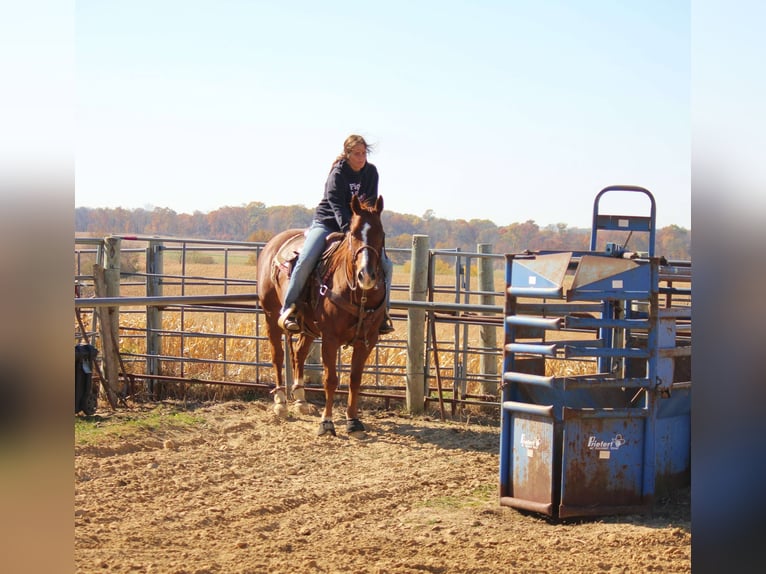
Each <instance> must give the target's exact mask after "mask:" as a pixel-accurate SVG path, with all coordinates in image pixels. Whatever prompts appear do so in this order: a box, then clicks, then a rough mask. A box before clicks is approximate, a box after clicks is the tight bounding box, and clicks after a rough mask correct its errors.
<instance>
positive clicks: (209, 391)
mask: <svg viewBox="0 0 766 574" xmlns="http://www.w3.org/2000/svg"><path fill="white" fill-rule="evenodd" d="M205 257H206V256H205V255H199V254H197V255H196V257H195V259H197V260H200V259H202V260H204V259H205ZM443 271H444V273H443V274H442V275H440V276H439V277H438V279H437V284H438V285H441V286H447V287H446V288H447V289H450V288H452V287H451V286H452V285H453V284H454V271H453V270H452V269H449V268H446V269H443ZM164 273H165V275H166V276H168V277H170V278H171V279H166V280H165V284H164V285H163V292H162V294H163V295H166V296H172V295H182V294H185V295H220V294H223V293H224V292H225V293H227V294H242V293H244V294H249V293H253V292H254V290H255V288H254V286H252V285H241V284H237V283H236V281H237V280H240V279H245V280H249V281H252V280H253V279H254V275H255V266H254V265H253V264H251V263H249V262H247V261H240V262H239V263H237V262H233V263H228V264H227V269H226V273H227V276H228V278H229V279H230V280H233V281H232V282H230V283H229V284H227V285H226V288H225V290H224V287H223V286H222V285H221V284H220V280H219V278H220V277H222V276H223V267H222V266H221V265H216V264H211V263H186V264H185V266H183V267H182V266H181V264H180V263H179V262H173V261H167V260H166V262H165V264H164ZM182 275H183V276H185V277H186V280H185V285H183V286H181V285H180V284H177V283H180V277H181V276H182ZM211 278H214V281H210V279H211ZM409 281H410V275H409V265H408V264H407V265H405V266H398V267H397V269H396V275H395V277H394V285H408V284H409ZM206 282H208V283H211V282H214V283H216V284H203V285H200V284H199V283H206ZM503 282H504V273H503V272H502V271H496V273H495V288H496V290H498V291H502V287H501V286H502V283H503ZM174 283H176V284H174ZM120 294H121V295H122V296H126V297H130V296H144V295H145V294H146V290H145V287H144V285H123V286H122V287H121V290H120ZM85 296H87V292H86V295H85ZM392 297H393V299H405V298H406V297H407V293H406V292H404V291H396V290H395V291H394V293H393V296H392ZM435 300H436V301H441V302H447V303H454V302H455V301H454V294H452V293H437V295H436V297H435ZM461 302H464V300H463V298H462V297H461ZM469 302H470V303H472V304H476V303H479V302H480V301H479V297H478V296H476V295H472V296H471V299H470V301H469ZM495 304H496V305H501V304H502V298H501V297H497V298H496V301H495ZM399 313H404V312H403V311H399ZM85 317H86V319H89V316H88V314H87V313H86V315H85ZM405 325H406V323H405V322H403V321H399V322H397V330H398V332H397V334H395V335H394V336H393V337H391V338H404V336H405V335H404V331H405V328H406V327H405ZM120 327H121V331H120V343H119V345H120V350H121V352H123V353H126V354H127V355H130V354H138V355H141V354H143V353H145V351H146V339H145V328H146V316H145V313H144V308H143V307H132V308H122V309H121V316H120ZM162 328H163V330H165V331H167V332H170V333H179V334H166V335H164V336H163V343H162V354H163V355H165V356H171V357H187V358H192V359H200V360H202V359H212V360H213V361H224V360H225V361H231V362H235V363H237V362H242V363H248V362H253V361H255V360H256V359H257V360H259V361H268V360H270V359H269V357H270V352H269V350H268V343H267V341H265V340H263V339H259V340H256V339H255V338H253V336H254V335H256V323H255V315H254V314H248V313H244V314H243V313H228V314H227V315H226V317H224V314H222V313H220V312H202V311H189V310H186V311H184V313H183V314H182V313H180V312H179V311H169V310H166V311H164V312H163V323H162ZM455 329H456V327H455V325H454V324H450V323H445V322H437V326H436V341H437V349H438V353H439V355H438V360H439V367H440V369H441V370H442V373H444V374H443V375H442V376H447V375H448V374H450V373H454V372H455V360H456V354H455V353H454V352H452V351H453V350H454V340H455ZM459 329H460V335H459V336H460V337H462V338H464V339H465V340H466V341H468V344H469V346H470V347H472V348H476V347H479V346H480V327H479V326H476V325H469V326H467V327H465V331H464V330H463V329H464V328H463V327H462V326H461V327H459ZM181 332H184V333H187V334H188V333H194V334H195V336H186V335H185V336H181V335H180V333H181ZM221 333H226V335H227V338H222V337H216V336H214V335H215V334H221ZM261 336H264V333H261ZM502 336H503V334H502V331H501V329H500V328H498V329H497V331H496V337H497V344H498V346H500V345H501V344H502ZM459 359H460V360H463V357H462V356H461V357H459ZM349 360H350V349H349V350H341V361H342V362H344V363H346V364H348V362H349ZM371 360H375V361H376V362H377V363H379V364H384V365H387V366H388V367H394V368H396V369H398V372H399V373H400V374H399V375H385V374H383V375H377V376H376V377H375V380H374V384H376V385H383V386H396V385H399V386H401V385H402V384H403V383H402V376H401V373H403V372H404V369H405V366H406V361H407V353H406V348H405V346H404V343H401V344H399V345H386V344H379V345H378V347H377V349H376V351H375V352H374V355H373V356H372V357H371ZM431 360H433V355H431ZM465 360H466V363H465V365H463V364H460V365H458V369H464V370H465V372H467V373H480V372H481V369H480V365H479V362H480V356H479V355H478V354H476V353H470V354H468V355H467V356H466V357H465ZM125 364H126V367H127V370H128V371H129V372H133V373H138V374H140V373H143V372H144V371H145V366H144V362H143V360H141V359H136V360H134V361H131V360H129V359H126V361H125ZM501 366H502V360H501V358H499V357H497V359H496V368H495V370H496V372H500V370H501ZM546 369H547V370H548V374H556V375H574V374H583V373H587V372H591V371H592V369H593V365H592V364H589V363H587V362H582V361H580V362H578V361H552V360H549V361H547V364H546ZM264 373H266V376H267V377H271V373H270V371H268V370H266V371H264V370H261V377H263V375H264ZM162 374H163V375H168V376H183V377H184V378H187V379H196V380H199V381H206V380H207V381H221V380H226V381H255V380H256V378H257V372H256V367H254V366H248V365H224V364H223V363H219V364H216V363H215V362H213V363H208V362H204V361H200V362H188V363H185V364H184V365H183V366H181V364H180V363H172V362H166V363H164V364H163V373H162ZM268 380H269V381H271V380H272V379H271V378H269V379H268ZM344 382H345V381H344V380H343V378H342V379H341V384H343V383H344ZM364 384H365V385H366V386H367V387H370V386H372V385H373V382H372V377H371V376H370V375H365V381H364ZM210 387H211V385H207V386H204V385H192V386H190V385H188V384H185V383H180V384H177V385H176V386H175V391H174V395H175V396H184V397H186V398H193V399H194V398H204V399H213V398H215V399H229V398H237V397H238V396H241V395H242V394H243V393H244V391H242V389H240V388H237V387H223V386H215V387H214V388H210ZM433 392H436V390H435V389H434V391H433ZM466 392H467V393H468V394H469V395H474V396H479V395H482V394H484V393H485V390H484V389H483V388H482V385H481V383H479V382H475V381H469V382H468V386H467V388H466Z"/></svg>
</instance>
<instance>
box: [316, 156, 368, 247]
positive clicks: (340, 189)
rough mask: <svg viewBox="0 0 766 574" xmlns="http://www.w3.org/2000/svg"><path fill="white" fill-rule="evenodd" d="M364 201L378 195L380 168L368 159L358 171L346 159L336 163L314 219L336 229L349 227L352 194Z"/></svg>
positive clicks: (342, 229)
mask: <svg viewBox="0 0 766 574" xmlns="http://www.w3.org/2000/svg"><path fill="white" fill-rule="evenodd" d="M353 194H357V195H359V199H360V200H361V201H362V202H363V203H364V202H374V201H375V200H376V199H377V198H378V169H377V168H376V167H375V166H374V165H373V164H371V163H369V162H367V163H365V164H364V167H363V168H362V169H360V170H359V171H357V172H355V171H354V170H353V169H351V168H350V167H349V165H348V164H347V163H346V160H345V159H342V160H340V161H339V162H337V163H336V164H335V165H333V166H332V169H331V170H330V174H329V175H328V176H327V182H326V183H325V186H324V197H322V201H320V202H319V205H317V208H316V210H315V211H314V221H318V222H319V223H322V224H324V225H325V226H326V227H327V228H328V229H332V230H334V231H343V232H345V231H348V226H349V223H350V222H351V196H352V195H353Z"/></svg>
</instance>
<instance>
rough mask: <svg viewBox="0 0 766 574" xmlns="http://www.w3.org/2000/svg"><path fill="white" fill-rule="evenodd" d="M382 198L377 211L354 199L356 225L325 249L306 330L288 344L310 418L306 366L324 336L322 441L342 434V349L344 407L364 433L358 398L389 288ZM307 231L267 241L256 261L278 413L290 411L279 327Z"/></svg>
mask: <svg viewBox="0 0 766 574" xmlns="http://www.w3.org/2000/svg"><path fill="white" fill-rule="evenodd" d="M382 211H383V197H382V196H378V197H377V199H376V201H375V203H374V205H372V206H370V205H366V204H363V203H362V202H361V201H360V200H359V198H358V197H357V195H353V196H352V199H351V222H350V225H349V228H348V231H347V232H345V233H333V234H330V236H328V238H327V241H326V245H325V247H326V249H325V252H324V254H323V255H322V257H321V259H320V261H319V263H318V264H317V266H316V269H315V270H314V272H312V274H311V276H310V278H309V280H308V281H307V282H306V287H305V288H304V291H303V293H302V295H301V298H300V301H299V302H298V303H297V304H296V312H297V316H298V322H299V324H300V326H301V331H300V332H299V333H297V334H296V335H295V337H293V336H292V334H290V333H286V334H285V336H286V337H288V340H289V348H290V355H291V359H292V363H291V364H292V367H293V373H294V374H295V382H294V384H293V387H292V398H293V400H294V401H295V407H297V408H298V409H299V411H300V412H301V413H304V414H305V413H307V412H309V410H310V408H309V406H308V403H307V402H306V391H305V386H304V383H305V378H304V363H305V360H306V357H307V356H308V353H309V350H310V348H311V343H312V342H313V341H314V340H315V339H316V338H320V337H321V341H322V353H321V354H322V364H323V376H322V386H323V388H324V395H325V406H324V412H323V415H322V422H321V423H320V426H319V432H318V433H317V434H318V435H319V436H322V435H325V434H328V433H329V434H330V435H332V436H337V435H336V432H335V425H334V423H333V420H332V411H333V401H334V398H335V391H336V390H337V388H338V372H337V364H336V363H337V353H338V349H339V348H340V347H341V345H343V346H351V347H352V349H353V350H352V356H351V375H350V382H349V393H348V401H347V405H346V431H347V432H348V433H349V434H350V435H352V436H359V435H363V434H364V432H365V430H366V429H365V426H364V424H362V422H361V421H360V420H359V409H358V399H359V391H360V388H361V384H362V371H363V369H364V365H365V363H366V362H367V358H368V357H369V355H370V352H371V351H372V349H373V348H374V347H375V345H376V344H377V341H378V335H379V333H378V330H379V328H380V325H381V323H382V322H383V320H384V316H385V307H386V283H385V278H384V273H383V267H382V264H381V257H383V246H384V237H385V235H384V232H383V225H382V223H381V219H380V215H381V213H382ZM304 231H305V230H303V229H288V230H285V231H282V232H280V233H278V234H277V235H275V236H274V237H273V238H272V239H271V240H269V241H268V242H267V243H266V245H265V246H264V248H263V251H262V252H261V254H260V256H259V257H258V265H257V291H258V300H259V305H260V307H261V309H262V310H263V312H264V315H265V317H266V333H267V335H268V339H269V346H270V347H271V358H272V364H273V366H274V370H275V371H276V376H277V382H276V388H275V389H274V391H273V394H274V402H275V405H274V407H275V410H276V412H277V413H278V414H280V415H282V416H284V414H286V412H287V394H286V392H285V386H284V381H283V377H282V363H283V361H284V355H285V351H284V347H283V346H282V334H283V331H282V329H281V328H280V327H279V325H278V324H277V321H278V319H279V314H280V309H281V307H282V302H283V301H284V293H285V291H286V290H287V285H288V282H289V278H290V272H291V270H292V264H293V263H294V262H295V260H296V259H297V257H298V253H299V252H300V248H301V247H302V246H303V241H304V239H305V237H304Z"/></svg>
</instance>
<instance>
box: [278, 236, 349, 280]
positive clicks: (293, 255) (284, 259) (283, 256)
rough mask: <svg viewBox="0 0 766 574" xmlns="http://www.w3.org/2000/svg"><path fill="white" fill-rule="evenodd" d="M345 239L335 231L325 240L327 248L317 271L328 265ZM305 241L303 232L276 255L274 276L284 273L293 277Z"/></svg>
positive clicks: (285, 244)
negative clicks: (328, 261)
mask: <svg viewBox="0 0 766 574" xmlns="http://www.w3.org/2000/svg"><path fill="white" fill-rule="evenodd" d="M344 237H345V234H344V233H342V232H340V231H335V232H333V233H330V235H328V236H327V237H326V238H325V248H324V251H323V252H322V256H321V257H320V258H319V262H318V263H317V269H321V268H323V267H324V266H325V265H326V264H327V260H328V259H329V257H330V255H332V254H333V253H334V252H335V251H336V250H337V249H338V246H339V245H340V243H341V241H342V240H343V238H344ZM305 241H306V235H305V234H304V233H303V232H301V233H296V234H295V235H293V236H292V237H290V238H289V239H288V240H287V241H285V242H284V243H283V244H282V246H281V247H280V248H279V250H278V251H277V253H276V254H275V255H274V259H273V265H274V270H273V273H274V274H277V273H280V272H282V273H284V274H285V275H286V276H287V277H290V275H292V273H293V267H295V262H296V261H297V260H298V255H300V252H301V249H303V244H304V243H305Z"/></svg>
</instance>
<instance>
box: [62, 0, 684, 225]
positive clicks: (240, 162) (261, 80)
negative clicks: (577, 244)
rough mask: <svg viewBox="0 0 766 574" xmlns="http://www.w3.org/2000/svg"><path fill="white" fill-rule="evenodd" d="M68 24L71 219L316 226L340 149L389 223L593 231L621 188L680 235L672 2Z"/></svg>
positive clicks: (84, 15)
mask: <svg viewBox="0 0 766 574" xmlns="http://www.w3.org/2000/svg"><path fill="white" fill-rule="evenodd" d="M74 19H75V62H76V74H75V87H76V89H75V106H74V109H75V119H74V121H75V126H76V130H75V158H76V159H75V185H76V187H75V206H76V207H80V206H85V207H118V206H120V207H124V208H127V209H131V208H138V207H143V208H146V209H152V208H154V207H167V208H170V209H173V210H174V211H176V212H178V213H192V212H194V211H202V212H208V211H211V210H215V209H217V208H220V207H223V206H241V205H247V204H248V203H250V202H262V203H263V204H265V205H266V206H274V205H303V206H306V207H309V208H313V207H314V206H315V205H316V204H317V203H318V202H319V200H320V199H321V197H322V193H323V189H324V182H325V179H326V176H327V173H328V171H329V169H330V166H331V164H332V161H333V160H334V159H335V157H336V156H337V155H338V154H339V153H340V152H341V150H342V144H343V140H344V139H345V138H346V136H347V135H349V134H351V133H358V134H361V135H363V136H364V137H365V139H366V140H367V141H368V142H369V143H370V144H371V145H372V147H373V150H372V153H371V154H370V156H369V161H370V162H371V163H374V164H375V165H376V166H377V168H378V171H379V173H380V188H379V192H380V194H381V195H382V196H383V197H384V201H385V206H386V209H389V210H392V211H395V212H398V213H407V214H412V215H417V216H421V215H423V214H425V213H426V212H427V211H429V210H430V211H431V212H432V213H433V214H434V215H435V216H436V217H441V218H446V219H466V220H471V219H487V220H491V221H493V222H494V223H496V224H497V225H501V226H502V225H508V224H511V223H514V222H524V221H527V220H534V221H535V222H537V223H538V224H539V225H549V224H558V223H566V224H568V225H569V226H572V227H590V225H591V221H592V215H593V207H594V206H593V203H594V198H595V196H596V194H597V193H598V192H599V191H600V190H601V189H602V188H604V187H606V186H610V185H636V186H642V187H645V188H647V189H648V190H649V191H650V192H651V193H652V194H653V195H654V197H655V200H656V205H657V225H658V226H659V227H664V226H667V225H671V224H675V225H680V226H682V227H686V228H690V227H691V191H690V185H691V181H690V161H691V157H690V156H691V152H690V149H691V146H690V130H691V122H690V105H691V101H690V99H691V98H690V82H691V80H690V72H691V63H690V59H691V58H690V25H691V14H690V5H689V2H688V1H677V0H669V1H668V0H647V1H643V2H615V1H611V0H581V1H574V2H573V1H571V0H562V1H553V0H541V1H530V0H527V1H521V0H497V1H490V0H475V1H468V0H466V1H455V0H438V1H431V0H403V1H400V0H387V1H386V2H340V1H333V0H329V1H326V2H314V1H309V0H305V1H304V0H274V1H271V0H263V1H259V0H217V1H215V2H213V1H195V0H183V1H177V0H163V1H157V0H151V1H144V0H112V1H104V0H78V1H77V2H76V4H75V13H74ZM649 210H650V208H649V202H648V200H647V198H646V196H644V195H643V194H636V193H629V192H610V193H609V194H606V195H605V196H604V197H603V199H602V200H601V201H600V203H599V212H600V213H610V214H619V215H630V214H640V215H648V214H649Z"/></svg>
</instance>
